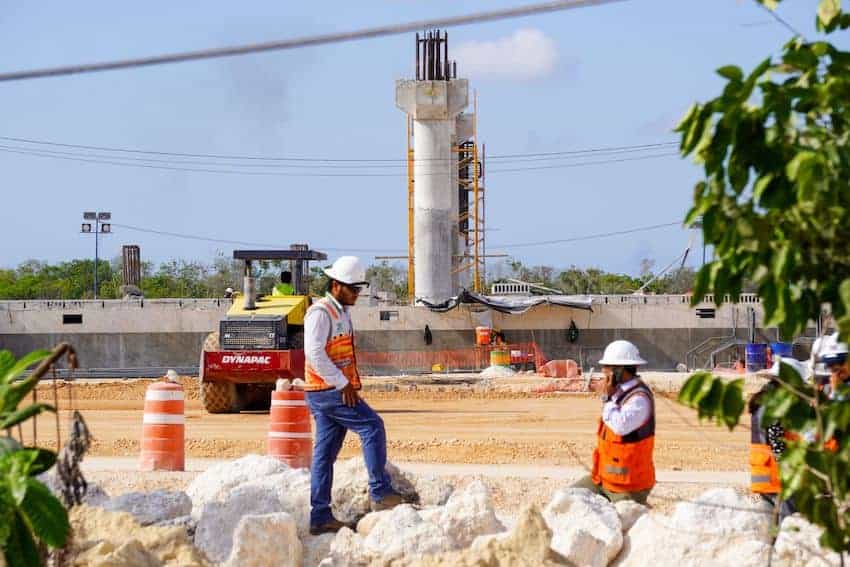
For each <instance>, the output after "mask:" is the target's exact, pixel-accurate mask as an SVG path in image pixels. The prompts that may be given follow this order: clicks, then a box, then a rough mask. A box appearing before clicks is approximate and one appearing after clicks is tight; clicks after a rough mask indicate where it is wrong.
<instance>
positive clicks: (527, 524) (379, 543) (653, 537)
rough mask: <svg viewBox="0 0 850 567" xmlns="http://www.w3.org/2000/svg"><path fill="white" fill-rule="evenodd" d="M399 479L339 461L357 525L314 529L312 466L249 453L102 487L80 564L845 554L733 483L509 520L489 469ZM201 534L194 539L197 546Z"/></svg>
mask: <svg viewBox="0 0 850 567" xmlns="http://www.w3.org/2000/svg"><path fill="white" fill-rule="evenodd" d="M388 471H389V473H390V475H391V477H392V482H393V486H394V487H395V488H396V490H398V491H399V492H401V493H403V494H405V495H406V496H407V497H408V498H409V499H410V500H411V501H414V502H418V504H416V505H410V504H405V505H401V506H398V507H396V508H395V509H393V510H387V511H382V512H374V513H368V510H369V495H368V488H367V478H366V472H365V466H364V464H363V461H362V459H351V460H349V461H344V462H340V463H338V465H337V470H336V475H335V476H336V483H335V487H334V491H333V498H334V502H333V506H334V511H335V513H336V514H337V515H338V517H340V518H341V519H345V520H346V521H349V522H355V521H357V524H356V526H357V528H356V530H351V529H347V528H344V529H342V530H340V531H339V532H338V533H336V534H324V535H321V536H311V535H310V534H309V511H310V502H309V500H310V496H309V493H310V477H309V472H308V471H306V470H297V469H290V468H288V467H287V466H286V465H284V464H281V463H279V462H278V461H276V460H274V459H271V458H267V457H259V456H256V455H251V456H248V457H244V458H242V459H238V460H236V461H231V462H228V463H224V464H221V465H218V466H215V467H211V468H210V469H208V470H207V471H206V472H205V473H203V474H201V475H199V476H198V477H197V478H196V479H195V481H193V482H192V483H191V485H190V486H189V487H188V488H187V491H186V493H182V492H164V491H157V492H151V493H147V494H146V493H130V494H125V495H122V496H119V497H116V498H112V499H108V497H106V496H105V494H104V495H103V496H102V497H100V496H99V498H101V499H104V498H105V500H104V501H103V502H101V504H100V506H101V507H99V508H97V507H91V506H81V507H78V508H75V509H74V510H73V511H72V523H73V526H74V540H73V542H72V544H71V545H72V546H71V549H72V553H73V557H74V561H75V563H74V564H77V565H98V566H101V567H106V566H109V565H141V566H154V565H156V566H159V565H207V564H218V565H223V566H225V567H236V566H247V567H253V566H257V567H259V566H261V565H284V566H287V567H299V566H302V565H303V566H304V567H314V566H316V565H321V566H322V567H377V566H382V567H436V566H446V567H448V566H454V565H459V566H461V567H464V566H469V567H471V566H482V567H483V566H486V567H503V566H504V567H507V566H518V567H524V566H529V567H530V566H532V565H534V566H537V565H544V566H556V565H577V566H588V567H605V566H609V565H611V566H616V567H630V566H637V565H653V566H659V567H660V566H664V565H675V566H676V567H688V566H697V565H717V566H724V565H729V566H733V565H734V566H736V567H738V566H744V567H746V566H748V565H753V566H755V565H764V564H766V562H767V558H768V555H769V554H771V553H772V561H773V564H775V565H789V566H790V565H817V566H824V567H829V566H832V565H839V564H840V560H839V558H838V556H837V555H836V554H834V553H828V552H825V551H824V550H823V549H821V548H820V546H819V544H818V537H819V536H820V533H821V532H820V530H819V529H818V528H816V527H814V526H812V525H810V524H808V523H807V522H805V521H804V520H803V519H802V518H800V517H798V516H792V517H790V518H788V519H786V520H785V522H784V523H783V525H782V527H781V530H780V531H779V535H778V538H777V539H776V542H775V544H774V545H773V548H772V549H771V537H770V536H771V530H770V524H769V522H770V514H769V513H767V512H768V511H767V510H766V509H765V508H763V507H762V506H760V505H757V504H754V503H753V502H752V500H751V499H750V498H749V497H748V496H745V495H741V494H739V493H737V492H736V491H735V490H732V489H715V490H709V491H706V492H705V493H703V494H702V495H701V496H700V497H699V498H697V499H695V500H693V501H690V502H680V503H678V504H677V505H676V506H675V508H674V509H673V510H672V512H671V513H669V514H661V513H655V512H649V511H648V510H647V508H646V507H644V506H641V505H640V504H636V503H634V502H619V503H617V504H616V505H612V504H611V503H610V502H608V501H607V500H606V499H604V498H602V497H601V496H598V495H595V494H593V493H591V492H589V491H587V490H583V489H573V488H567V489H563V490H558V491H556V492H555V493H554V495H553V496H552V499H551V500H550V502H549V503H548V504H547V505H546V506H545V507H544V508H543V510H542V511H541V510H539V509H538V508H536V507H531V508H528V509H526V510H524V511H523V512H522V513H521V514H520V517H519V518H518V519H517V521H516V523H515V524H514V527H513V529H511V530H510V531H507V530H506V528H505V526H504V524H503V523H502V522H501V521H500V519H499V518H498V517H497V516H496V513H495V510H494V507H493V503H492V499H491V495H490V491H489V489H488V487H487V486H486V485H485V484H484V483H482V482H481V481H473V482H471V483H469V484H468V485H466V486H464V487H463V488H459V489H457V490H454V491H452V487H451V486H450V485H449V484H447V483H445V482H444V481H441V480H439V479H435V478H425V477H414V476H411V475H409V474H406V473H404V472H403V471H401V470H399V469H398V468H397V467H395V466H392V465H390V466H388ZM193 544H194V545H193Z"/></svg>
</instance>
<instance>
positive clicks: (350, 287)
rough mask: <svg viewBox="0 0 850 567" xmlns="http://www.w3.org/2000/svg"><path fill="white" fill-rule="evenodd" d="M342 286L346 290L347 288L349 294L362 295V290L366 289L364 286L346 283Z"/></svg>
mask: <svg viewBox="0 0 850 567" xmlns="http://www.w3.org/2000/svg"><path fill="white" fill-rule="evenodd" d="M342 285H344V286H345V287H346V288H348V290H349V291H350V292H352V293H357V294H360V293H363V290H364V289H366V285H365V284H347V283H344V284H342Z"/></svg>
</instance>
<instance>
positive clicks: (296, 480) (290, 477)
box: [240, 469, 310, 538]
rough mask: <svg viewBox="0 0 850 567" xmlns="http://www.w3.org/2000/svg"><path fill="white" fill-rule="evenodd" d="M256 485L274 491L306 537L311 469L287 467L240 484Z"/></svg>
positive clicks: (301, 535)
mask: <svg viewBox="0 0 850 567" xmlns="http://www.w3.org/2000/svg"><path fill="white" fill-rule="evenodd" d="M240 486H241V487H246V486H256V487H259V488H264V489H268V490H271V491H273V492H274V493H275V494H276V496H277V499H278V501H279V502H280V506H281V509H282V510H283V511H284V512H288V513H289V514H291V515H292V517H293V519H294V520H295V527H296V528H297V530H298V535H299V537H302V538H303V537H305V536H307V535H308V534H309V530H310V471H309V470H307V469H287V470H285V471H283V472H281V473H277V474H272V475H268V476H263V477H260V478H258V479H255V480H250V481H248V482H246V483H243V484H241V485H240Z"/></svg>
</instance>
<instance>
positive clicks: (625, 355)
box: [599, 341, 646, 366]
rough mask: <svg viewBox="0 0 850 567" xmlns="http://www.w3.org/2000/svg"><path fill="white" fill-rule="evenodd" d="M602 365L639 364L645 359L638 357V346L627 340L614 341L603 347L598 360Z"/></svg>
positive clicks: (643, 362) (644, 362)
mask: <svg viewBox="0 0 850 567" xmlns="http://www.w3.org/2000/svg"><path fill="white" fill-rule="evenodd" d="M599 364H601V365H602V366H640V365H642V364H646V361H645V360H644V359H642V358H641V357H640V352H639V351H638V348H637V347H636V346H635V345H633V344H632V343H630V342H629V341H614V342H613V343H611V344H609V345H608V346H607V347H605V352H604V353H603V354H602V358H601V359H600V360H599Z"/></svg>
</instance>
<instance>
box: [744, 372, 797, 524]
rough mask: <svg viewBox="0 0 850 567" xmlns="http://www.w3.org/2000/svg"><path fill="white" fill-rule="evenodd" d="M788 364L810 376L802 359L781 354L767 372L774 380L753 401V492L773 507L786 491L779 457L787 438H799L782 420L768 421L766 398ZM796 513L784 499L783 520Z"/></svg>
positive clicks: (751, 410)
mask: <svg viewBox="0 0 850 567" xmlns="http://www.w3.org/2000/svg"><path fill="white" fill-rule="evenodd" d="M781 364H786V365H788V366H790V367H791V368H793V369H794V371H796V372H797V374H799V375H800V378H802V379H805V378H806V374H807V372H806V369H805V366H804V365H803V363H802V362H800V361H799V360H796V359H794V358H790V357H779V358H777V359H776V361H775V362H774V363H773V366H772V367H771V368H770V370H769V371H768V372H767V374H768V376H770V381H769V382H768V383H767V384H765V385H764V386H762V388H761V389H760V390H759V391H758V392H756V393H755V394H753V396H752V397H751V398H750V402H749V404H748V405H749V408H748V409H749V411H750V491H751V492H753V494H758V495H759V496H760V497H761V499H762V501H763V502H764V503H765V504H766V505H767V506H768V507H769V508H770V509H771V510H772V509H774V508H775V506H776V501H777V498H779V495H780V493H781V492H782V484H781V482H780V480H779V461H778V459H779V457H780V456H781V455H782V453H784V452H785V448H786V445H785V443H786V441H790V440H793V439H797V438H798V437H797V436H796V435H795V434H793V433H791V432H789V431H785V429H784V428H783V427H782V424H781V423H779V422H773V423H765V419H764V407H763V405H762V398H763V397H764V396H765V394H767V393H769V392H771V391H772V390H775V389H776V388H778V387H779V385H778V383H777V381H776V380H777V378H778V377H779V370H780V365H781ZM794 512H795V508H794V503H793V501H791V500H783V501H782V502H781V505H780V508H779V517H780V520H781V519H782V518H785V517H786V516H789V515H791V514H793V513H794Z"/></svg>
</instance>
